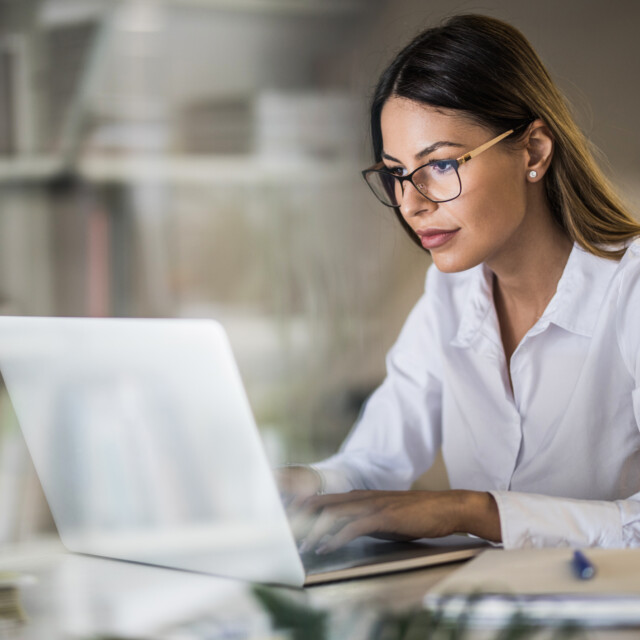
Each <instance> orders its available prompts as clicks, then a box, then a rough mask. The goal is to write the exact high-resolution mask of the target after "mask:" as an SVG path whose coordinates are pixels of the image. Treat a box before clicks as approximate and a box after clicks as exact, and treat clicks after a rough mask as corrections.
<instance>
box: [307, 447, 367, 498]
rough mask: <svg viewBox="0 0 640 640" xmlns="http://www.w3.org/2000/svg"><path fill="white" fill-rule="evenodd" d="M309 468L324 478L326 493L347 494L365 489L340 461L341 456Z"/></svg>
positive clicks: (311, 465) (316, 463)
mask: <svg viewBox="0 0 640 640" xmlns="http://www.w3.org/2000/svg"><path fill="white" fill-rule="evenodd" d="M309 466H310V467H311V468H312V469H314V470H315V471H317V472H318V473H319V474H320V475H321V476H322V479H323V480H324V483H323V488H324V492H325V493H347V492H348V491H353V490H354V489H361V488H363V487H361V486H360V483H358V482H357V481H356V480H354V477H353V472H350V470H349V468H347V467H346V466H345V465H344V464H343V463H342V461H340V460H339V455H336V456H332V457H331V458H327V459H326V460H323V461H322V462H315V463H314V464H310V465H309Z"/></svg>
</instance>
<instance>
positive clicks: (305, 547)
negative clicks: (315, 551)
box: [298, 540, 309, 553]
mask: <svg viewBox="0 0 640 640" xmlns="http://www.w3.org/2000/svg"><path fill="white" fill-rule="evenodd" d="M298 551H299V552H300V553H306V552H307V551H309V543H308V542H307V541H306V540H303V541H302V543H301V544H300V546H299V547H298Z"/></svg>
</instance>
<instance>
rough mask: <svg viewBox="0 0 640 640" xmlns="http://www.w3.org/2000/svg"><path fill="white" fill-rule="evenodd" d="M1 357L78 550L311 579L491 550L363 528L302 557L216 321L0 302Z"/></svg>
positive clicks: (60, 521)
mask: <svg viewBox="0 0 640 640" xmlns="http://www.w3.org/2000/svg"><path fill="white" fill-rule="evenodd" d="M0 369H1V372H2V376H3V377H4V381H5V385H6V387H7V390H8V392H9V395H10V397H11V400H12V403H13V406H14V409H15V412H16V415H17V417H18V420H19V422H20V425H21V428H22V431H23V433H24V437H25V440H26V442H27V446H28V448H29V451H30V453H31V456H32V459H33V462H34V465H35V468H36V470H37V472H38V475H39V477H40V481H41V483H42V487H43V490H44V492H45V495H46V498H47V501H48V503H49V506H50V508H51V512H52V514H53V517H54V520H55V523H56V525H57V528H58V532H59V534H60V537H61V539H62V542H63V544H64V545H65V546H66V547H67V548H68V549H69V550H71V551H74V552H79V553H86V554H92V555H97V556H103V557H109V558H115V559H120V560H128V561H134V562H142V563H147V564H153V565H159V566H165V567H172V568H176V569H183V570H189V571H197V572H204V573H210V574H215V575H221V576H229V577H234V578H240V579H244V580H250V581H257V582H266V583H275V584H285V585H291V586H302V585H306V584H313V583H319V582H325V581H330V580H338V579H343V578H352V577H357V576H365V575H373V574H376V573H384V572H389V571H398V570H405V569H409V568H414V567H418V566H428V565H431V564H440V563H445V562H454V561H458V560H463V559H466V558H469V557H471V556H473V555H475V554H476V553H478V551H480V550H481V549H482V544H481V543H479V542H478V541H473V540H472V539H469V538H466V537H458V538H447V539H441V540H436V541H421V542H417V543H403V544H400V543H385V542H381V541H374V540H373V539H370V538H364V539H360V540H358V541H355V542H354V543H352V544H351V545H348V546H347V547H345V548H344V549H341V550H339V551H337V552H335V553H333V554H328V555H327V556H316V555H315V554H305V555H306V556H307V557H306V558H301V557H300V555H299V554H298V551H297V547H296V542H295V540H294V538H293V535H292V533H291V530H290V528H289V524H288V521H287V517H286V513H285V511H284V508H283V506H282V503H281V500H280V496H279V493H278V490H277V487H276V484H275V482H274V479H273V474H272V472H271V469H270V467H269V464H268V461H267V457H266V455H265V452H264V449H263V446H262V442H261V440H260V436H259V433H258V429H257V428H256V424H255V421H254V418H253V415H252V412H251V409H250V407H249V402H248V400H247V396H246V393H245V391H244V387H243V385H242V381H241V379H240V374H239V372H238V368H237V366H236V363H235V360H234V357H233V354H232V352H231V347H230V345H229V341H228V339H227V336H226V334H225V332H224V330H223V328H222V326H221V325H220V324H218V323H217V322H215V321H213V320H139V319H86V318H33V317H30V318H23V317H1V318H0ZM303 560H306V561H308V562H309V564H311V565H312V566H311V567H309V568H308V569H306V568H305V566H304V565H303Z"/></svg>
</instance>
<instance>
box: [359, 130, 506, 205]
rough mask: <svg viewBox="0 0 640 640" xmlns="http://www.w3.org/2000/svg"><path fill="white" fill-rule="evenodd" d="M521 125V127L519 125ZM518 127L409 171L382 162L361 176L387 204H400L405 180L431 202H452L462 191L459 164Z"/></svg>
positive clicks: (379, 198)
mask: <svg viewBox="0 0 640 640" xmlns="http://www.w3.org/2000/svg"><path fill="white" fill-rule="evenodd" d="M518 128H519V127H518ZM514 131H515V129H509V131H505V132H504V133H501V134H500V135H499V136H496V137H495V138H492V139H491V140H489V142H485V143H484V144H481V145H480V146H479V147H476V148H475V149H473V151H469V152H468V153H465V154H464V155H462V156H460V157H459V158H456V159H455V160H432V161H431V162H427V164H423V165H422V166H420V167H418V168H417V169H414V170H413V171H412V172H411V173H410V174H409V175H406V176H398V175H396V174H395V173H392V172H391V171H390V170H389V169H387V168H386V167H385V166H384V163H383V162H378V164H375V165H373V166H372V167H369V169H365V170H364V171H363V172H362V176H363V177H364V179H365V180H366V181H367V184H368V185H369V187H370V188H371V191H373V193H374V195H375V196H376V198H378V200H380V202H382V204H384V205H386V206H387V207H399V206H400V203H401V202H402V196H403V195H404V183H405V182H406V181H409V182H411V184H412V185H413V186H414V187H415V188H416V189H417V190H418V192H419V193H420V194H421V195H423V196H424V197H425V198H427V200H431V202H449V201H450V200H455V199H456V198H457V197H458V196H459V195H460V193H461V192H462V182H460V174H459V173H458V168H459V167H460V165H461V164H465V163H466V162H469V160H471V158H475V157H476V156H479V155H480V154H481V153H482V152H483V151H486V150H487V149H489V148H491V147H493V145H494V144H497V143H498V142H500V140H504V139H505V138H506V137H507V136H510V135H511V134H512V133H513V132H514Z"/></svg>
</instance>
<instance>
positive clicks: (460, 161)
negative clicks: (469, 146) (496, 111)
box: [457, 129, 515, 164]
mask: <svg viewBox="0 0 640 640" xmlns="http://www.w3.org/2000/svg"><path fill="white" fill-rule="evenodd" d="M514 131H515V129H509V131H505V132H504V133H501V134H500V135H499V136H496V137H495V138H493V140H489V142H485V143H484V144H481V145H480V146H479V147H477V148H476V149H474V150H473V151H469V153H465V154H464V155H463V156H460V157H459V158H457V161H458V164H464V163H465V162H469V160H471V158H475V157H476V156H479V155H480V154H481V153H482V152H483V151H486V150H487V149H488V148H489V147H493V145H494V144H498V142H500V140H504V139H505V138H506V137H507V136H510V135H511V134H512V133H513V132H514Z"/></svg>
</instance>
